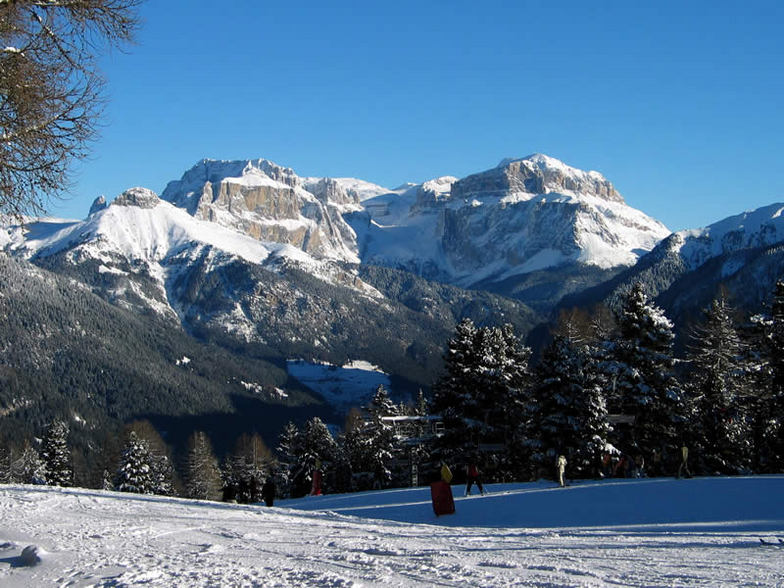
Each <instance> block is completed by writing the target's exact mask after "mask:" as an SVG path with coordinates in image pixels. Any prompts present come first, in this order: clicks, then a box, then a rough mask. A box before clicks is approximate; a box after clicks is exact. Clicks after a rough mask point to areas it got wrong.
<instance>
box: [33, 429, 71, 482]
mask: <svg viewBox="0 0 784 588" xmlns="http://www.w3.org/2000/svg"><path fill="white" fill-rule="evenodd" d="M41 458H42V459H43V461H44V464H45V465H46V483H47V484H49V485H50V486H71V485H72V484H73V468H72V467H71V450H70V448H69V446H68V425H67V424H66V423H65V421H62V420H54V421H52V422H51V423H50V424H49V426H47V428H46V431H45V432H44V437H43V443H42V447H41Z"/></svg>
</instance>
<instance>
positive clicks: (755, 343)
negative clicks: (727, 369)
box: [744, 280, 784, 473]
mask: <svg viewBox="0 0 784 588" xmlns="http://www.w3.org/2000/svg"><path fill="white" fill-rule="evenodd" d="M744 339H745V340H746V341H747V342H748V347H747V355H746V360H747V371H748V378H749V379H750V380H751V382H752V392H753V393H751V394H749V401H748V403H747V404H748V414H749V415H750V421H751V422H750V428H751V444H752V450H751V455H752V468H753V469H754V471H757V472H765V473H773V472H780V471H784V417H782V415H783V414H784V282H783V281H781V280H779V281H778V282H776V287H775V290H774V293H773V303H772V304H771V307H770V312H769V313H766V314H760V315H755V316H753V317H752V319H751V321H750V325H749V327H748V328H747V329H745V331H744Z"/></svg>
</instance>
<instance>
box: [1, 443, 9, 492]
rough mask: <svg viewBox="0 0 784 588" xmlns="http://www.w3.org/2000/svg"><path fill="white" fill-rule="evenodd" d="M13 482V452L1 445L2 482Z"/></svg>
mask: <svg viewBox="0 0 784 588" xmlns="http://www.w3.org/2000/svg"><path fill="white" fill-rule="evenodd" d="M10 482H11V454H10V453H9V451H8V449H6V448H5V447H4V446H2V445H0V484H9V483H10Z"/></svg>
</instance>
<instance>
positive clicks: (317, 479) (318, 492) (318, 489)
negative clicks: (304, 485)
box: [310, 459, 322, 496]
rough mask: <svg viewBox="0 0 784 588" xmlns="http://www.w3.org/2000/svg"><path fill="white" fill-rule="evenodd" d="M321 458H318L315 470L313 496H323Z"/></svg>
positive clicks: (311, 493)
mask: <svg viewBox="0 0 784 588" xmlns="http://www.w3.org/2000/svg"><path fill="white" fill-rule="evenodd" d="M321 480H322V474H321V460H320V459H317V460H316V468H315V469H314V470H313V484H312V485H311V487H310V495H311V496H321Z"/></svg>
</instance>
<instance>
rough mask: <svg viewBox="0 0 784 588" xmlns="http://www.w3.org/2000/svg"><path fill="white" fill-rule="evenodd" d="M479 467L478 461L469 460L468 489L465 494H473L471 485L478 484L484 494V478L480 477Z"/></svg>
mask: <svg viewBox="0 0 784 588" xmlns="http://www.w3.org/2000/svg"><path fill="white" fill-rule="evenodd" d="M479 474H480V472H479V468H478V467H477V466H476V462H475V461H473V460H471V461H470V462H468V466H467V467H466V491H465V495H466V496H468V495H469V494H471V486H473V485H474V484H476V487H477V488H479V493H480V494H484V493H485V489H484V488H483V487H482V479H481V478H480V477H479Z"/></svg>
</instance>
